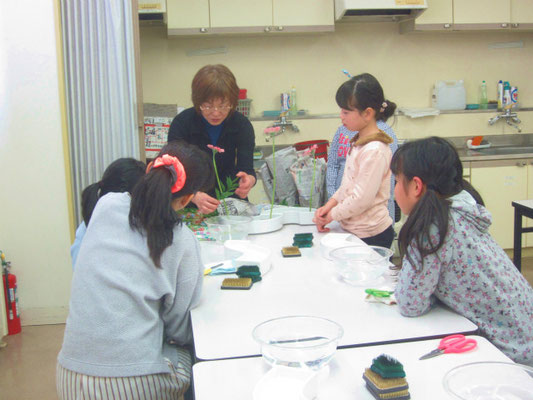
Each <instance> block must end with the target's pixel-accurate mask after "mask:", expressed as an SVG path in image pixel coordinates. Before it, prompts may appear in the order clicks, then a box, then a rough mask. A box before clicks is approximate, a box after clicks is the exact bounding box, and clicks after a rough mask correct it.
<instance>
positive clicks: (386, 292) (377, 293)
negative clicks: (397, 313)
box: [365, 289, 394, 297]
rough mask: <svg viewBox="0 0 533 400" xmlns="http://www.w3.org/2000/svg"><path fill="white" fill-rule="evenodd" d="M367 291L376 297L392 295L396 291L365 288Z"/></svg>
mask: <svg viewBox="0 0 533 400" xmlns="http://www.w3.org/2000/svg"><path fill="white" fill-rule="evenodd" d="M365 293H366V294H369V295H372V296H374V297H390V296H391V294H393V293H394V292H391V291H389V290H379V289H365Z"/></svg>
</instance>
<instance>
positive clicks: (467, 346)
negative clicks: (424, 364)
mask: <svg viewBox="0 0 533 400" xmlns="http://www.w3.org/2000/svg"><path fill="white" fill-rule="evenodd" d="M476 347H477V342H476V340H475V339H467V338H466V337H465V335H451V336H446V337H445V338H444V339H442V340H441V341H440V343H439V347H437V348H436V349H435V350H433V351H430V352H429V353H427V354H425V355H423V356H422V357H420V358H419V360H426V359H428V358H432V357H436V356H439V355H441V354H443V353H445V354H447V353H464V352H465V351H470V350H474V349H475V348H476Z"/></svg>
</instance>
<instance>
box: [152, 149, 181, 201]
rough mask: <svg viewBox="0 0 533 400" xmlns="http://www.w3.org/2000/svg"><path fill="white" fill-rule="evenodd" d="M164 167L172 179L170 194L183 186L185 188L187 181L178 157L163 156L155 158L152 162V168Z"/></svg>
mask: <svg viewBox="0 0 533 400" xmlns="http://www.w3.org/2000/svg"><path fill="white" fill-rule="evenodd" d="M159 167H164V168H166V169H168V170H169V171H170V173H171V174H172V177H173V178H174V185H172V188H171V189H170V191H171V192H172V193H176V192H179V191H180V190H181V189H182V188H183V186H185V180H186V179H187V174H185V168H183V164H182V163H181V162H180V160H178V157H173V156H171V155H169V154H163V155H162V156H160V157H157V158H156V159H155V160H154V161H153V168H159Z"/></svg>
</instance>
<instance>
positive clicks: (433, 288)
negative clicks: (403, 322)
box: [391, 137, 533, 366]
mask: <svg viewBox="0 0 533 400" xmlns="http://www.w3.org/2000/svg"><path fill="white" fill-rule="evenodd" d="M391 169H392V171H393V173H394V174H395V175H396V187H395V198H396V202H397V203H398V206H399V207H400V208H401V210H402V212H403V213H404V214H406V215H408V218H407V221H406V222H405V224H404V225H403V227H402V229H401V231H400V234H399V248H400V253H401V257H402V269H401V271H400V274H399V281H398V285H397V286H396V289H395V292H394V293H395V296H396V300H397V302H398V306H399V309H400V312H401V313H402V314H403V315H405V316H409V317H416V316H419V315H422V314H424V313H426V312H429V311H430V310H431V306H432V305H433V303H435V301H437V300H439V301H441V302H442V303H444V304H446V305H447V306H448V307H450V308H452V309H453V310H455V311H456V312H457V313H459V314H462V315H463V316H465V317H466V318H468V319H469V320H471V321H472V322H473V323H475V324H476V325H477V326H478V327H479V331H480V332H481V334H483V335H484V336H485V337H487V338H488V339H489V340H490V341H492V343H493V344H494V345H495V346H497V347H498V348H499V349H500V350H501V351H503V352H504V353H505V354H506V355H507V356H508V357H510V358H511V359H513V360H514V361H516V362H520V363H523V364H528V365H531V366H533V289H532V288H531V286H530V285H529V283H528V282H527V281H526V279H525V278H524V277H523V276H522V275H521V274H520V272H519V271H518V269H517V268H516V267H515V266H514V264H513V263H512V262H511V259H510V258H509V257H508V256H507V254H506V253H505V252H504V251H503V249H502V248H501V247H500V246H499V245H498V244H497V243H496V242H495V241H494V239H493V238H492V236H491V235H490V234H489V232H488V229H489V226H490V224H491V222H492V218H491V215H490V213H489V212H488V211H487V209H486V208H485V207H484V206H483V205H482V204H483V202H482V199H481V196H480V195H479V194H478V193H477V192H476V191H475V190H474V188H472V186H471V185H470V184H469V183H468V182H466V181H465V180H464V179H463V167H462V164H461V161H460V159H459V156H458V155H457V151H456V150H455V149H454V147H453V146H452V145H451V144H450V143H448V142H447V141H446V140H444V139H441V138H438V137H430V138H427V139H421V140H415V141H412V142H407V143H406V144H404V145H403V146H401V147H400V148H399V149H398V150H397V151H396V153H395V154H394V157H393V158H392V163H391Z"/></svg>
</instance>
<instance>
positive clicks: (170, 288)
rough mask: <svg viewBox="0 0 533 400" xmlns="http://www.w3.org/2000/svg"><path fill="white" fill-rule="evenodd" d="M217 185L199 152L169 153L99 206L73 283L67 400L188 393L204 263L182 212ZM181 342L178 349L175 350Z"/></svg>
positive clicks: (62, 365) (60, 370)
mask: <svg viewBox="0 0 533 400" xmlns="http://www.w3.org/2000/svg"><path fill="white" fill-rule="evenodd" d="M212 184H213V171H212V164H211V162H210V160H209V158H208V157H207V156H206V155H205V154H204V153H202V152H201V151H199V150H198V149H197V148H196V147H195V146H191V145H187V144H184V143H180V142H172V143H170V144H168V145H166V146H165V147H164V148H163V149H162V151H161V153H160V154H159V156H158V157H157V158H156V159H155V160H154V162H153V163H152V164H150V165H149V166H148V173H147V174H146V175H145V176H144V177H143V178H142V179H141V180H140V181H139V183H138V184H137V185H136V186H135V187H134V189H133V191H132V193H131V196H130V194H129V193H109V194H107V195H105V196H103V197H102V198H100V200H99V201H98V203H97V205H96V207H95V209H94V212H93V214H92V217H91V222H90V224H89V226H88V227H87V233H86V235H85V237H84V240H83V242H82V245H81V248H80V252H79V254H78V260H77V263H76V270H75V272H74V277H73V281H72V293H71V299H70V306H69V316H68V319H67V325H66V329H65V337H64V340H63V346H62V349H61V352H60V354H59V357H58V366H57V391H58V395H59V398H60V399H79V398H86V399H150V398H153V399H167V398H168V399H177V398H179V397H180V396H181V395H183V393H184V392H185V391H186V390H187V388H188V386H189V381H190V373H191V368H190V367H191V359H190V355H189V353H188V352H187V351H186V350H185V349H184V347H183V346H186V345H188V344H190V343H191V329H190V322H189V311H190V309H191V308H193V307H194V306H195V305H196V304H197V302H198V300H199V298H200V293H201V286H202V277H203V265H202V262H201V260H200V252H199V246H198V242H197V240H196V238H195V237H194V234H193V233H192V232H191V231H190V230H189V229H188V228H187V227H186V226H184V225H182V224H181V220H180V219H179V217H178V215H177V214H176V210H179V209H180V208H183V207H185V205H187V203H188V202H189V201H190V199H191V198H192V196H193V195H194V194H195V193H196V192H198V191H200V190H201V191H205V190H209V189H210V188H211V186H212ZM175 344H177V345H178V346H176V345H175Z"/></svg>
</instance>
